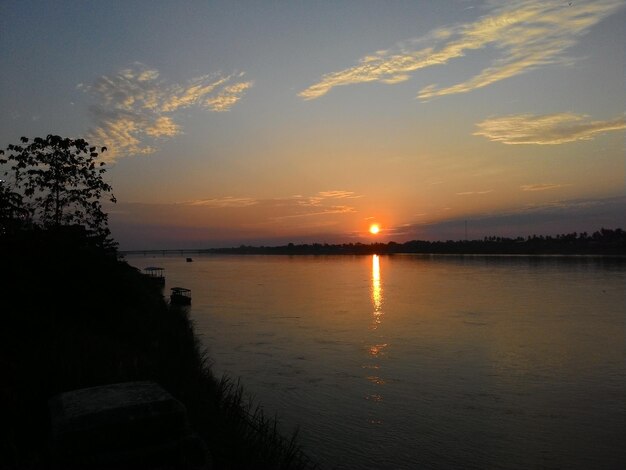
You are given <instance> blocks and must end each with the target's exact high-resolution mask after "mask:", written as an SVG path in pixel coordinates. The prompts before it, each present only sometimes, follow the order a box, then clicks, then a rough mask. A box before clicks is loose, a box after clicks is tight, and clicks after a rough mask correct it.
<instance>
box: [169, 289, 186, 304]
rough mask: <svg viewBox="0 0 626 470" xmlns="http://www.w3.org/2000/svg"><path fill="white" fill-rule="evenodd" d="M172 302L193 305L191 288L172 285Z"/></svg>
mask: <svg viewBox="0 0 626 470" xmlns="http://www.w3.org/2000/svg"><path fill="white" fill-rule="evenodd" d="M170 304H172V305H191V290H190V289H185V288H184V287H172V293H171V294H170Z"/></svg>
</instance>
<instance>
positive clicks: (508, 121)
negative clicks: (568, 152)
mask: <svg viewBox="0 0 626 470" xmlns="http://www.w3.org/2000/svg"><path fill="white" fill-rule="evenodd" d="M476 127H478V129H479V130H478V131H477V132H475V133H474V135H480V136H483V137H486V138H488V139H489V140H492V141H494V142H501V143H503V144H509V145H516V144H536V145H556V144H564V143H567V142H575V141H579V140H591V139H593V138H594V137H595V136H596V135H597V134H604V133H606V132H611V131H620V130H624V129H626V117H624V116H621V117H618V118H616V119H612V120H609V121H591V120H590V119H589V118H588V116H584V115H580V114H572V113H558V114H545V115H533V114H517V115H510V116H503V117H498V118H492V119H487V120H485V121H482V122H480V123H478V124H477V125H476Z"/></svg>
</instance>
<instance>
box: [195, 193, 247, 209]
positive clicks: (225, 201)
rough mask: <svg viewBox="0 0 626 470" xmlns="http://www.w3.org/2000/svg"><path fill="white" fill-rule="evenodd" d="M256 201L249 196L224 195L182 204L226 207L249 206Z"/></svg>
mask: <svg viewBox="0 0 626 470" xmlns="http://www.w3.org/2000/svg"><path fill="white" fill-rule="evenodd" d="M258 203H259V201H258V200H257V199H253V198H250V197H231V196H226V197H222V198H214V199H196V200H194V201H186V202H184V203H183V204H185V205H188V206H203V207H215V208H226V207H250V206H254V205H256V204H258Z"/></svg>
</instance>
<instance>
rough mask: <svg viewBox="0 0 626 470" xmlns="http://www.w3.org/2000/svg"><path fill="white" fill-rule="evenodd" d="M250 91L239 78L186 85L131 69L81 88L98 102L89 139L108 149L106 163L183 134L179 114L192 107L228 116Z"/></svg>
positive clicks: (154, 72)
mask: <svg viewBox="0 0 626 470" xmlns="http://www.w3.org/2000/svg"><path fill="white" fill-rule="evenodd" d="M251 86H252V82H250V81H245V80H244V74H243V73H239V74H232V75H221V74H216V75H203V76H201V77H196V78H193V79H191V80H189V81H188V82H187V83H186V84H184V85H181V84H175V83H168V82H167V81H166V80H164V79H162V78H161V76H160V74H159V72H158V71H157V70H154V69H150V68H148V67H146V66H145V65H143V64H134V65H133V66H132V67H130V68H127V69H124V70H121V71H120V72H119V73H117V74H115V75H112V76H102V77H100V78H98V79H97V80H96V81H95V82H94V83H93V84H91V85H83V84H80V85H79V88H80V89H82V90H84V91H86V92H88V93H90V94H91V95H93V96H94V97H95V98H96V100H97V103H96V104H95V105H93V106H92V107H91V108H90V111H91V114H92V117H93V119H94V124H95V125H94V127H92V128H91V129H90V131H89V133H88V135H87V138H88V140H89V141H91V142H93V143H95V144H98V145H106V146H107V148H108V150H109V152H107V153H106V154H105V155H104V156H105V157H106V158H107V159H108V160H115V159H117V158H119V157H122V156H128V155H145V154H150V153H153V152H154V151H156V147H155V145H156V143H157V142H158V141H160V140H163V139H166V138H171V137H174V136H176V135H178V134H181V133H182V127H181V125H180V124H179V123H177V122H176V121H175V118H176V115H175V113H176V112H177V111H180V110H182V109H186V108H190V107H192V106H193V107H198V108H203V109H207V110H209V111H215V112H223V111H228V110H229V109H231V108H232V107H233V106H234V105H235V104H236V103H237V102H238V101H239V100H241V98H242V97H243V96H244V94H245V92H246V91H247V90H248V89H249V88H250V87H251Z"/></svg>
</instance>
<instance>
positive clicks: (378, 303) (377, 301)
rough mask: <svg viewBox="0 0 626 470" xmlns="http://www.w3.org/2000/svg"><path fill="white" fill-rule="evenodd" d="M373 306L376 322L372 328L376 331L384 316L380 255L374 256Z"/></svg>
mask: <svg viewBox="0 0 626 470" xmlns="http://www.w3.org/2000/svg"><path fill="white" fill-rule="evenodd" d="M372 304H374V312H373V316H374V321H373V324H372V327H371V328H372V329H373V330H375V329H376V328H378V325H380V322H381V320H382V318H381V317H382V315H383V312H382V305H383V288H382V286H381V282H380V257H379V256H378V255H372Z"/></svg>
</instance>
